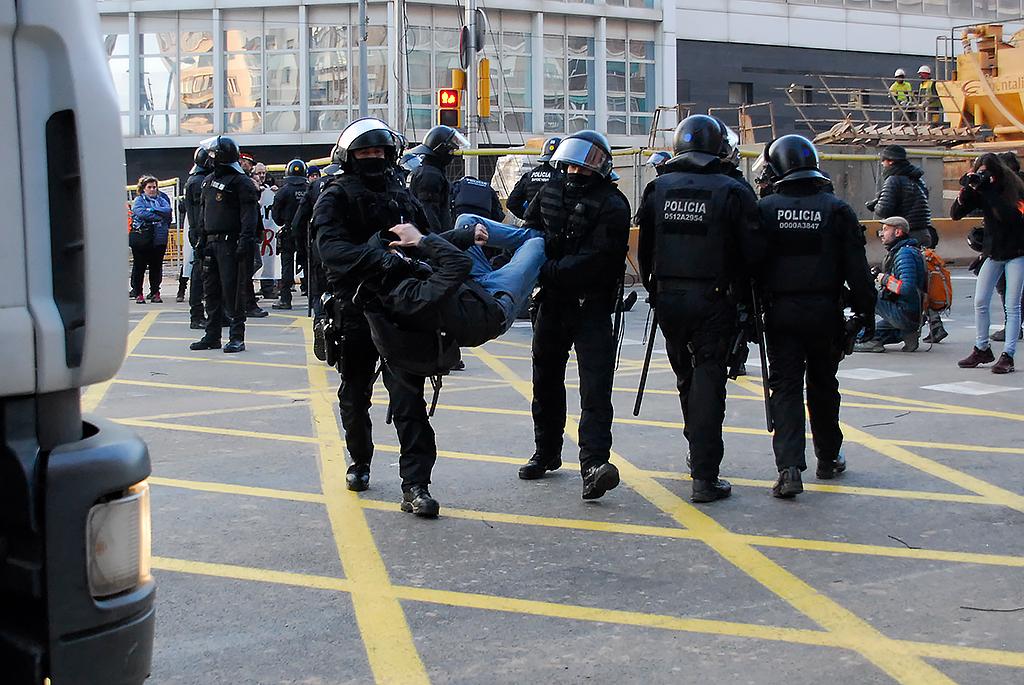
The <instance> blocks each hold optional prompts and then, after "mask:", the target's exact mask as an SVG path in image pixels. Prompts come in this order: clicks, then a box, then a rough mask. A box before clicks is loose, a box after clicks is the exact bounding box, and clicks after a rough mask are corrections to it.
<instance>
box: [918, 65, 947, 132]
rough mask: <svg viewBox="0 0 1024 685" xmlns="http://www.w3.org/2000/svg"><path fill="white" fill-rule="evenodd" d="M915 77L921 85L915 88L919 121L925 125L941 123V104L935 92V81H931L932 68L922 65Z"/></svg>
mask: <svg viewBox="0 0 1024 685" xmlns="http://www.w3.org/2000/svg"><path fill="white" fill-rule="evenodd" d="M917 76H918V78H920V79H921V84H920V85H919V86H918V87H917V104H918V106H919V107H920V108H921V113H920V118H919V121H921V122H922V123H927V124H937V123H940V122H941V121H942V103H941V102H940V101H939V94H938V93H937V92H936V91H935V81H933V80H932V68H931V67H930V66H928V65H927V64H922V65H921V67H920V68H919V69H918V70H917Z"/></svg>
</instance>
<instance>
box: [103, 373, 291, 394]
mask: <svg viewBox="0 0 1024 685" xmlns="http://www.w3.org/2000/svg"><path fill="white" fill-rule="evenodd" d="M114 383H116V384H118V385H137V386H139V387H143V388H160V389H163V390H194V391H196V392H213V393H225V394H228V395H260V396H264V397H291V398H297V399H306V398H308V397H309V389H308V388H305V389H301V390H256V389H250V388H227V387H222V386H219V385H188V384H185V383H161V382H159V381H136V380H130V379H127V378H118V379H116V380H115V381H114Z"/></svg>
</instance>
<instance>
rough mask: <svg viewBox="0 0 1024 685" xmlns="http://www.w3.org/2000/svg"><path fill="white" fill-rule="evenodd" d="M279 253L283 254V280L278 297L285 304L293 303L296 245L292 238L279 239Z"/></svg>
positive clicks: (279, 283)
mask: <svg viewBox="0 0 1024 685" xmlns="http://www.w3.org/2000/svg"><path fill="white" fill-rule="evenodd" d="M278 250H279V252H278V254H280V255H281V280H280V281H278V297H279V298H280V299H281V302H283V303H284V304H291V303H292V286H294V285H295V245H294V243H292V241H291V239H290V238H281V239H280V240H278Z"/></svg>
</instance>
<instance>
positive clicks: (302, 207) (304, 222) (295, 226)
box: [291, 176, 334, 245]
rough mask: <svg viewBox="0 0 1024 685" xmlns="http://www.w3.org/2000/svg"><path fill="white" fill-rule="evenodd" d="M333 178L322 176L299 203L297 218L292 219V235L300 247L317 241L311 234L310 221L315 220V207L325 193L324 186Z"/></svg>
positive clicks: (310, 186)
mask: <svg viewBox="0 0 1024 685" xmlns="http://www.w3.org/2000/svg"><path fill="white" fill-rule="evenodd" d="M332 178H334V177H333V176H321V177H320V178H318V179H316V180H315V181H313V182H312V183H310V184H309V189H308V190H307V191H306V195H305V196H304V197H303V198H302V202H300V203H299V208H298V210H296V212H295V216H294V217H292V225H291V229H292V235H293V236H294V237H295V239H296V240H297V241H298V243H299V244H300V245H307V244H309V242H310V241H311V240H315V239H316V236H315V235H313V236H311V235H310V234H309V221H310V219H312V218H313V205H315V204H316V200H317V198H318V197H320V193H321V192H322V191H323V189H324V186H325V185H327V182H328V181H330V180H331V179H332Z"/></svg>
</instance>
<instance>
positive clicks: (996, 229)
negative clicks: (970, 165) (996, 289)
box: [949, 185, 1024, 261]
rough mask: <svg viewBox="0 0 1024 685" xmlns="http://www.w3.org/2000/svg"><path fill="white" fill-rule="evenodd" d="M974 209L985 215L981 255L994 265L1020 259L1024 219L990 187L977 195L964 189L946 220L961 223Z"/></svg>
mask: <svg viewBox="0 0 1024 685" xmlns="http://www.w3.org/2000/svg"><path fill="white" fill-rule="evenodd" d="M975 209H980V210H981V211H982V213H983V214H984V215H985V231H984V233H983V236H984V237H983V238H982V243H981V254H983V255H984V256H986V257H988V258H990V259H996V260H998V261H1007V260H1010V259H1014V258H1016V257H1020V256H1022V255H1024V216H1022V215H1021V211H1020V209H1019V208H1017V207H1014V206H1012V205H1011V204H1009V203H1008V202H1007V201H1006V200H1004V199H1003V197H1002V195H1001V194H1000V193H999V192H998V191H997V190H996V189H995V188H993V187H992V186H991V185H987V186H985V187H984V188H983V189H982V190H980V191H977V190H973V189H971V188H964V189H962V190H961V191H960V194H959V195H957V198H956V199H955V200H953V204H952V206H951V207H950V208H949V216H950V217H951V218H953V219H962V218H963V217H965V216H967V214H969V213H970V212H972V211H974V210H975Z"/></svg>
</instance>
